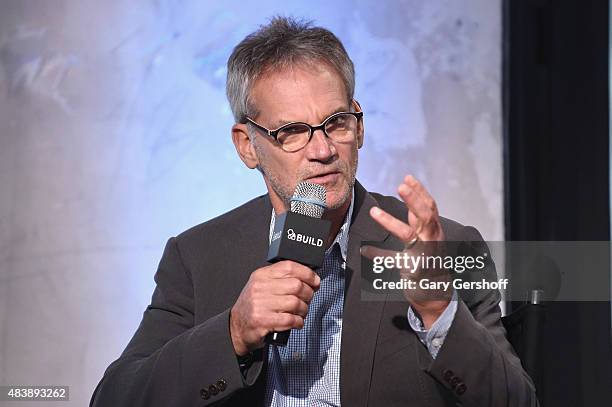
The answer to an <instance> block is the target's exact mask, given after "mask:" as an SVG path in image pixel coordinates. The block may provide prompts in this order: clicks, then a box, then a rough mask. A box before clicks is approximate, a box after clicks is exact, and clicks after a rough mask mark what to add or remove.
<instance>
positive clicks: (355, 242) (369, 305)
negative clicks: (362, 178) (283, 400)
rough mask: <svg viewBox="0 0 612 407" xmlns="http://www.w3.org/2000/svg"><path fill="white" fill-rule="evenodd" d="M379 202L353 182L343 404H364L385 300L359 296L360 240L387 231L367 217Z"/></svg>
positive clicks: (342, 356)
mask: <svg viewBox="0 0 612 407" xmlns="http://www.w3.org/2000/svg"><path fill="white" fill-rule="evenodd" d="M377 205H378V203H377V202H376V200H375V199H374V197H372V195H370V194H369V193H367V191H366V190H365V189H364V188H363V187H362V186H361V184H359V183H358V182H356V183H355V206H354V212H353V222H352V224H351V227H350V230H349V242H348V254H347V267H346V279H345V295H344V309H343V314H342V345H341V352H340V397H341V401H342V404H343V405H348V406H366V404H367V400H368V392H369V389H370V378H371V372H372V364H373V361H374V351H375V348H376V339H377V336H378V328H379V324H380V320H381V316H382V310H383V307H384V304H385V302H384V301H362V300H361V273H360V270H361V255H360V252H359V249H360V246H361V242H363V241H384V240H385V239H386V238H387V236H389V233H388V232H387V231H386V230H384V229H383V228H381V227H380V226H379V225H378V223H376V222H375V221H374V220H373V219H372V218H371V217H370V214H369V212H370V208H372V206H377Z"/></svg>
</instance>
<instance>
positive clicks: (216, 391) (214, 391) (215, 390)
mask: <svg viewBox="0 0 612 407" xmlns="http://www.w3.org/2000/svg"><path fill="white" fill-rule="evenodd" d="M208 391H209V392H210V394H212V395H213V396H216V395H217V394H219V389H218V388H217V386H215V385H214V384H211V385H210V386H208Z"/></svg>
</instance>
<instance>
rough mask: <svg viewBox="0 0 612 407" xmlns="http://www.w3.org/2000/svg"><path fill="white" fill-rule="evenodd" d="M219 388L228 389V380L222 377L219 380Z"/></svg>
mask: <svg viewBox="0 0 612 407" xmlns="http://www.w3.org/2000/svg"><path fill="white" fill-rule="evenodd" d="M217 388H218V389H219V390H221V391H223V390H225V389H227V382H226V381H225V379H220V380H218V381H217Z"/></svg>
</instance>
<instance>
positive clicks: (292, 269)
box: [271, 260, 321, 290]
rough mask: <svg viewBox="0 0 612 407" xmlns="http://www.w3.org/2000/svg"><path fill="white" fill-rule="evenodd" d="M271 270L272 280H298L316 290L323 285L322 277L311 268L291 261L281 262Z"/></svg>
mask: <svg viewBox="0 0 612 407" xmlns="http://www.w3.org/2000/svg"><path fill="white" fill-rule="evenodd" d="M271 269H272V270H273V271H272V274H271V277H272V278H296V279H298V280H300V281H302V282H303V283H306V284H308V285H309V286H310V287H312V288H313V289H314V290H318V289H319V286H320V285H321V277H319V275H318V274H317V273H315V272H314V271H312V269H310V268H309V267H306V266H304V265H302V264H299V263H296V262H294V261H290V260H283V261H279V262H278V263H276V264H274V265H273V266H272V267H271Z"/></svg>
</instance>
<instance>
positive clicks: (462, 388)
mask: <svg viewBox="0 0 612 407" xmlns="http://www.w3.org/2000/svg"><path fill="white" fill-rule="evenodd" d="M466 390H467V386H466V385H465V383H461V384H460V385H459V386H457V388H456V389H455V393H457V394H458V395H460V396H461V395H462V394H463V393H465V391H466Z"/></svg>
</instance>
